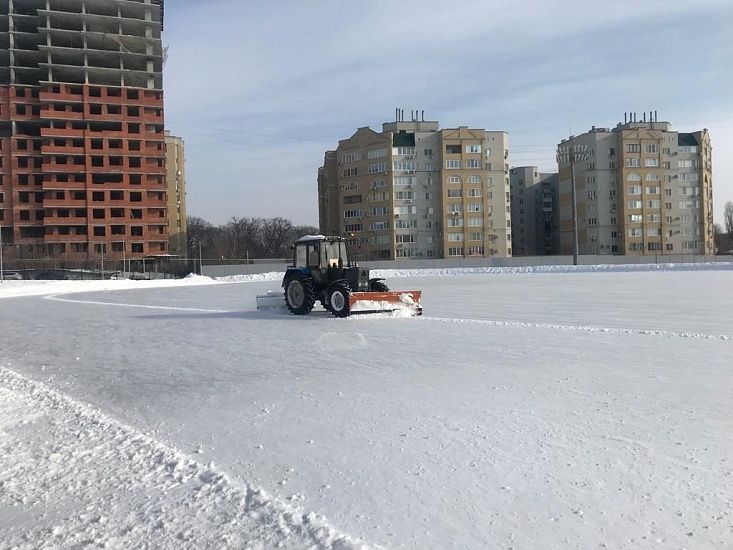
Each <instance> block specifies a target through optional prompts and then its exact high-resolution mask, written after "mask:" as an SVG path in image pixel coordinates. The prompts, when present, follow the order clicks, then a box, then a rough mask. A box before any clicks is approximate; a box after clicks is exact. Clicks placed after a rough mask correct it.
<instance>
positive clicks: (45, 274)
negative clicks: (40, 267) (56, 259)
mask: <svg viewBox="0 0 733 550" xmlns="http://www.w3.org/2000/svg"><path fill="white" fill-rule="evenodd" d="M66 279H68V277H67V276H66V275H64V274H63V273H61V272H60V271H41V272H40V273H39V274H38V275H36V280H37V281H65V280H66Z"/></svg>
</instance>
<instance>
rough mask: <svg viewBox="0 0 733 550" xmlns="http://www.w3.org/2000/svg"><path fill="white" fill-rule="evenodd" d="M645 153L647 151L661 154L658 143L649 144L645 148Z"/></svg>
mask: <svg viewBox="0 0 733 550" xmlns="http://www.w3.org/2000/svg"><path fill="white" fill-rule="evenodd" d="M644 151H646V152H647V153H657V152H659V148H658V146H657V144H656V143H647V144H646V145H645V146H644Z"/></svg>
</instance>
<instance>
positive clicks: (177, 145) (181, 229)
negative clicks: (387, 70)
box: [165, 130, 188, 256]
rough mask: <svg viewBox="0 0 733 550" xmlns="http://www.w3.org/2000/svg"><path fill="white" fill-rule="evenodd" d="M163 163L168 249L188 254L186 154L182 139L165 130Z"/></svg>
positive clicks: (172, 252)
mask: <svg viewBox="0 0 733 550" xmlns="http://www.w3.org/2000/svg"><path fill="white" fill-rule="evenodd" d="M165 165H166V181H167V183H168V239H169V240H168V243H169V244H168V250H169V251H170V253H171V254H174V255H176V256H188V245H187V239H186V232H187V231H186V156H185V147H184V143H183V139H181V138H179V137H176V136H172V135H170V132H168V131H167V130H166V132H165Z"/></svg>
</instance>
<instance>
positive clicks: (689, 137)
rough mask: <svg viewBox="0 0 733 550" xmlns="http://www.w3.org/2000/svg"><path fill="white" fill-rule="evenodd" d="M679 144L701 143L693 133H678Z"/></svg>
mask: <svg viewBox="0 0 733 550" xmlns="http://www.w3.org/2000/svg"><path fill="white" fill-rule="evenodd" d="M677 145H682V146H688V145H700V144H699V143H698V141H697V139H696V138H695V136H694V135H693V134H683V133H679V134H677Z"/></svg>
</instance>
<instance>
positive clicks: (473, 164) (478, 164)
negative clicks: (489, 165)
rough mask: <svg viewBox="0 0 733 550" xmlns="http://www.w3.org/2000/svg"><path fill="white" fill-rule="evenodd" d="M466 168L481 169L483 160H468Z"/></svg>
mask: <svg viewBox="0 0 733 550" xmlns="http://www.w3.org/2000/svg"><path fill="white" fill-rule="evenodd" d="M466 168H481V159H467V160H466Z"/></svg>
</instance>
